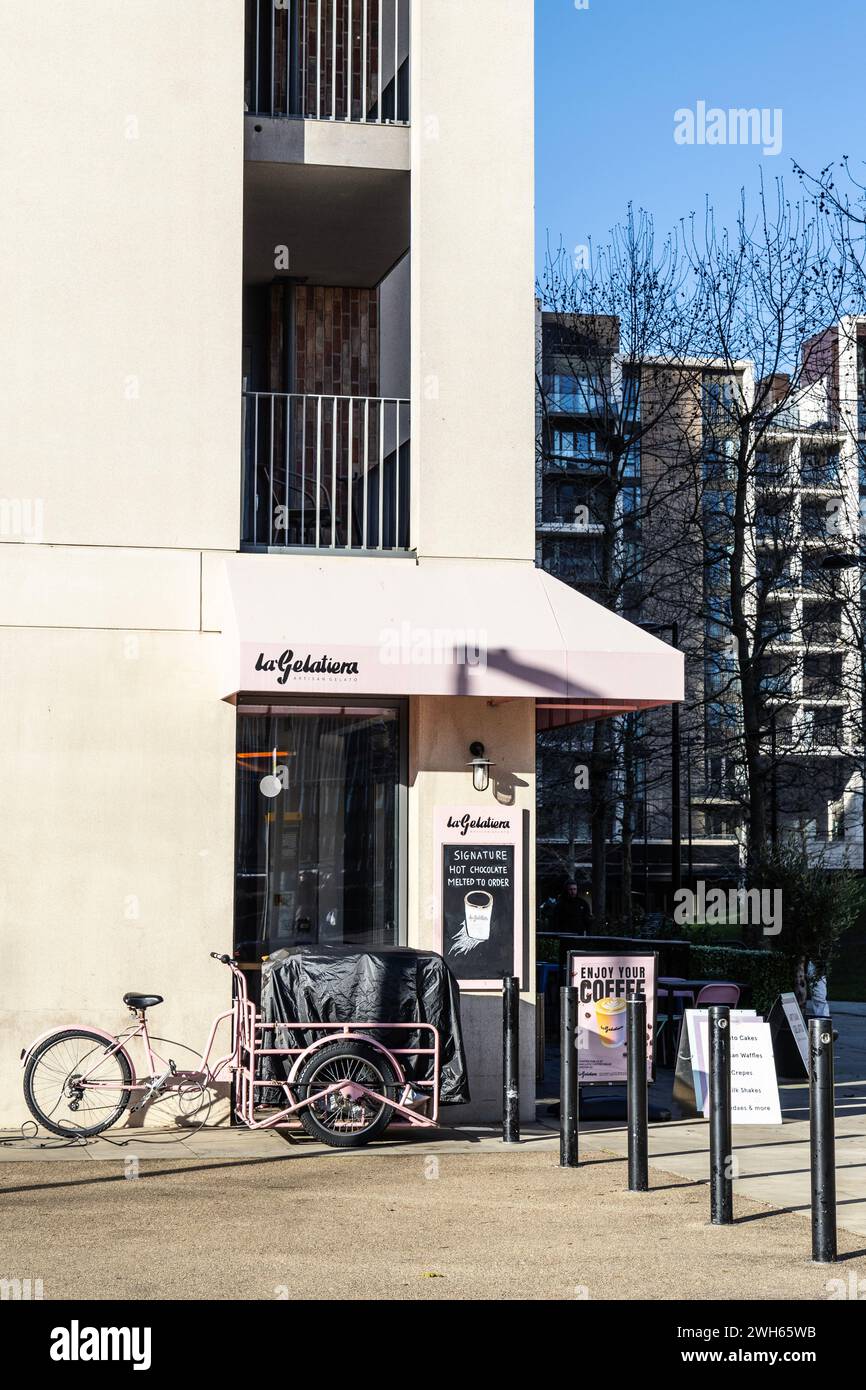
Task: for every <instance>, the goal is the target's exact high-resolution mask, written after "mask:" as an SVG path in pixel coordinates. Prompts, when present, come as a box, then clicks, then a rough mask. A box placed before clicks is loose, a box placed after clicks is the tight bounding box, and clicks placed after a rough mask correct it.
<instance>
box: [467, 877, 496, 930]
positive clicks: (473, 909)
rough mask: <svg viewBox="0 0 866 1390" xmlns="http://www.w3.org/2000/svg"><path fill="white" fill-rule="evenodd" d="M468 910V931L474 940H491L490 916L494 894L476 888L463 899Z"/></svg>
mask: <svg viewBox="0 0 866 1390" xmlns="http://www.w3.org/2000/svg"><path fill="white" fill-rule="evenodd" d="M463 907H464V909H465V912H466V933H467V935H468V936H471V937H472V939H473V941H489V940H490V918H491V915H492V913H493V894H492V893H485V892H483V891H482V890H481V889H480V888H475V889H473V890H472V892H471V893H467V894H466V897H465V898H464V899H463Z"/></svg>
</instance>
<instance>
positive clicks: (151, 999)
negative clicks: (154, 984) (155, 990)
mask: <svg viewBox="0 0 866 1390" xmlns="http://www.w3.org/2000/svg"><path fill="white" fill-rule="evenodd" d="M123 1002H124V1004H128V1005H129V1007H130V1008H131V1009H152V1008H153V1006H154V1004H161V1003H162V995H161V994H124V996H123Z"/></svg>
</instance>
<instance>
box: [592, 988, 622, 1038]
mask: <svg viewBox="0 0 866 1390" xmlns="http://www.w3.org/2000/svg"><path fill="white" fill-rule="evenodd" d="M595 1020H596V1023H597V1024H598V1031H599V1035H600V1037H601V1040H602V1042H603V1043H604V1045H605V1047H622V1045H623V1043H624V1042H625V1000H624V999H615V998H614V997H613V996H612V995H608V996H607V998H606V999H599V1000H597V1001H596V1005H595Z"/></svg>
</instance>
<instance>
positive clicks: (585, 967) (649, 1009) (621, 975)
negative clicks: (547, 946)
mask: <svg viewBox="0 0 866 1390" xmlns="http://www.w3.org/2000/svg"><path fill="white" fill-rule="evenodd" d="M657 961H658V957H657V956H656V954H655V952H644V953H640V952H638V953H636V954H632V955H604V956H598V955H590V954H585V953H583V952H581V951H569V953H568V969H569V983H570V984H572V985H574V987H575V989H576V990H577V1021H578V1027H577V1038H576V1046H577V1079H578V1084H579V1085H582V1084H584V1083H587V1082H593V1081H602V1082H603V1081H616V1082H619V1081H625V1080H626V1078H627V1074H628V1071H627V1060H626V1017H627V1011H626V1003H627V1001H628V1000H629V999H634V998H637V997H639V996H643V997H644V998H645V999H646V1031H647V1078H648V1079H649V1080H651V1079H652V1076H653V1039H654V1036H655V1016H656V977H657Z"/></svg>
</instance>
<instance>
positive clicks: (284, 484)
mask: <svg viewBox="0 0 866 1390" xmlns="http://www.w3.org/2000/svg"><path fill="white" fill-rule="evenodd" d="M243 404H244V415H243V455H244V456H243V469H244V499H243V518H242V536H241V541H242V543H243V544H244V545H245V546H247V547H251V548H255V549H281V550H282V549H305V550H306V549H315V550H355V551H378V552H383V551H405V550H409V548H410V537H409V402H408V401H406V400H396V399H383V398H379V397H377V398H373V397H369V396H304V395H289V394H284V393H277V392H272V391H245V392H244V395H243Z"/></svg>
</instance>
